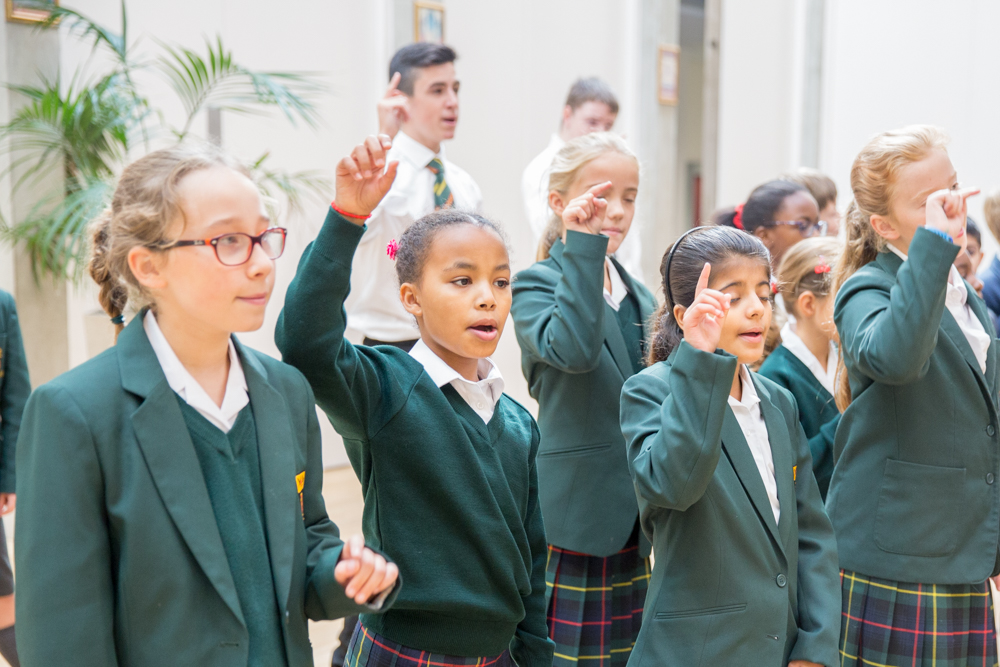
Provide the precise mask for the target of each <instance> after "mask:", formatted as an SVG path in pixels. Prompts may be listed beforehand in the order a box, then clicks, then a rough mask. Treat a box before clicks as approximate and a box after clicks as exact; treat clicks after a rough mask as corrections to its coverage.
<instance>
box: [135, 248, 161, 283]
mask: <svg viewBox="0 0 1000 667" xmlns="http://www.w3.org/2000/svg"><path fill="white" fill-rule="evenodd" d="M161 262H162V255H160V254H157V253H154V252H153V251H152V250H150V249H149V248H145V247H143V246H136V247H134V248H132V249H131V250H129V252H128V268H129V270H130V271H132V275H133V276H135V279H136V281H137V282H138V283H139V284H140V285H142V286H143V287H145V288H146V289H150V290H157V289H163V288H164V287H165V286H166V284H167V281H166V278H164V276H163V274H162V273H161V272H160V264H161Z"/></svg>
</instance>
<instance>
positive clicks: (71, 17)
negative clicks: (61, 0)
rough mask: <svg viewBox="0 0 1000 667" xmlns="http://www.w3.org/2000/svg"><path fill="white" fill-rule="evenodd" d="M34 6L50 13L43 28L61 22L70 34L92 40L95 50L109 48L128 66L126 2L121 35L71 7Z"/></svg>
mask: <svg viewBox="0 0 1000 667" xmlns="http://www.w3.org/2000/svg"><path fill="white" fill-rule="evenodd" d="M32 4H33V5H34V4H37V5H38V8H39V9H44V10H45V11H47V12H49V17H48V18H47V19H46V20H45V21H43V22H42V23H41V27H43V28H47V27H49V26H52V25H55V24H56V23H60V22H61V23H62V24H63V25H65V26H66V27H67V28H68V29H69V32H70V34H75V35H77V36H78V37H80V39H84V40H86V39H92V40H93V41H94V44H93V48H94V49H97V48H98V47H100V46H104V47H107V48H108V49H109V50H110V51H111V52H112V54H114V56H115V58H116V59H117V60H118V62H119V63H121V64H122V65H124V66H126V67H127V66H128V14H127V13H126V11H125V0H122V2H121V7H122V31H121V33H116V32H114V31H112V30H109V29H108V28H106V27H105V26H103V25H101V24H100V23H97V22H96V21H94V20H93V19H91V18H90V17H88V16H86V15H85V14H83V13H81V12H78V11H76V10H75V9H70V8H69V7H57V6H54V5H53V4H52V3H51V2H39V3H32Z"/></svg>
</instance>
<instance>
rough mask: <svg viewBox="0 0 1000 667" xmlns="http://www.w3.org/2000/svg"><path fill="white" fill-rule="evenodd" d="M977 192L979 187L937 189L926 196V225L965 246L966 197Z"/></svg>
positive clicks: (956, 243)
mask: <svg viewBox="0 0 1000 667" xmlns="http://www.w3.org/2000/svg"><path fill="white" fill-rule="evenodd" d="M977 194H979V188H963V189H961V190H938V191H937V192H935V193H933V194H932V195H931V196H929V197H928V198H927V206H926V214H925V215H926V225H927V226H928V227H931V228H933V229H937V230H939V231H942V232H944V233H945V234H947V235H948V236H950V237H951V238H952V239H954V241H955V245H960V246H962V247H965V243H966V242H965V240H964V239H965V217H966V214H967V213H968V202H967V200H968V198H969V197H971V196H973V195H977Z"/></svg>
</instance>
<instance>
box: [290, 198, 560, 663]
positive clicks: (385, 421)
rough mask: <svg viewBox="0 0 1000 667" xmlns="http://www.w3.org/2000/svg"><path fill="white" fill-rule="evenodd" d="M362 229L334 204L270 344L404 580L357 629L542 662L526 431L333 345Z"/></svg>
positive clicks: (427, 381)
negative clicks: (342, 460) (309, 389)
mask: <svg viewBox="0 0 1000 667" xmlns="http://www.w3.org/2000/svg"><path fill="white" fill-rule="evenodd" d="M364 231H365V228H364V227H359V226H357V225H354V224H352V223H351V222H349V221H347V220H346V219H345V218H343V217H342V216H340V215H339V214H337V213H336V212H335V211H334V210H333V209H330V212H329V214H328V216H327V219H326V222H325V224H324V225H323V228H322V229H321V230H320V233H319V236H318V237H317V238H316V241H315V242H313V243H312V244H311V245H310V246H309V247H308V248H307V249H306V251H305V252H304V253H303V255H302V260H301V262H300V263H299V267H298V272H297V273H296V275H295V279H294V280H293V281H292V283H291V285H290V286H289V288H288V292H287V295H286V297H285V307H284V310H283V311H282V313H281V316H280V317H279V318H278V326H277V330H276V332H275V340H276V342H277V344H278V349H280V350H281V353H282V355H283V358H284V359H285V360H286V361H287V362H289V363H291V364H293V365H294V366H296V367H297V368H300V369H301V370H302V371H303V372H304V373H305V374H306V377H307V378H308V379H309V382H310V383H311V384H312V386H313V389H314V390H315V392H316V398H317V401H318V403H319V405H320V407H321V408H323V410H324V411H325V412H326V414H327V415H328V416H329V418H330V421H331V423H332V424H333V426H334V427H335V428H336V429H337V431H338V432H339V433H340V435H341V436H343V438H344V446H345V447H346V449H347V453H348V456H349V457H350V459H351V464H352V465H353V466H354V471H355V473H357V475H358V478H359V479H360V480H361V488H362V492H363V493H364V497H365V509H364V517H363V525H364V532H365V539H366V540H367V541H369V543H371V544H374V545H375V546H377V547H379V548H381V549H383V550H384V551H385V552H386V553H387V554H389V555H391V556H393V558H394V560H396V562H397V563H398V564H399V569H400V572H401V573H402V576H403V580H404V581H405V583H406V585H405V587H404V589H403V591H402V593H401V594H400V596H399V599H398V601H397V603H396V606H395V607H394V608H393V609H392V610H390V611H389V612H387V613H386V614H384V615H382V616H378V617H376V616H371V615H369V616H364V617H362V620H363V622H364V625H365V627H367V628H369V629H370V630H372V631H374V632H376V633H377V634H379V635H382V636H384V637H387V638H388V639H390V640H392V641H394V642H399V643H400V644H403V645H405V646H409V647H411V648H416V649H421V650H426V651H431V652H434V653H444V654H449V655H464V656H484V655H497V654H499V653H501V652H502V651H503V650H504V649H506V648H507V647H508V646H509V647H510V652H511V654H512V655H513V656H514V659H515V660H516V661H517V663H518V664H519V665H520V666H521V667H535V666H543V667H548V665H549V664H550V663H551V660H552V644H551V642H550V641H549V640H548V631H547V628H546V624H545V557H546V543H545V530H544V528H543V526H542V515H541V510H540V509H539V506H538V486H537V475H536V473H535V454H536V451H537V449H538V429H537V428H536V426H535V422H534V420H533V419H532V418H531V415H530V414H529V413H528V411H527V410H525V409H524V408H523V407H521V406H520V405H518V404H517V403H515V402H514V401H513V400H511V399H510V398H509V397H508V396H506V395H504V396H502V397H501V398H500V401H499V402H498V403H497V405H496V410H495V412H494V414H493V418H492V419H491V420H490V422H489V424H488V425H487V424H484V423H483V420H482V419H481V418H480V417H479V416H478V415H477V414H476V413H475V412H474V411H473V410H472V408H471V407H469V405H468V404H467V403H466V402H465V401H464V400H460V399H459V398H458V396H457V394H456V393H455V391H454V389H453V388H452V387H450V385H449V386H446V387H445V389H444V391H442V390H441V389H439V388H438V386H437V385H436V384H435V383H434V382H433V381H432V380H431V378H430V376H429V375H427V373H425V372H424V368H423V366H422V365H421V364H420V362H418V361H417V360H416V359H414V358H413V357H411V356H410V355H409V354H407V353H406V352H404V351H402V350H400V349H398V348H395V347H389V346H379V347H366V346H355V345H352V344H351V343H350V342H349V341H348V340H346V339H345V338H344V330H345V328H346V315H345V313H344V300H345V299H346V298H347V295H348V292H349V291H350V276H351V263H352V259H353V257H354V252H355V249H356V248H357V245H358V243H359V241H360V240H361V237H362V234H364Z"/></svg>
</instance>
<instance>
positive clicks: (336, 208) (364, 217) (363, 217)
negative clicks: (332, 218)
mask: <svg viewBox="0 0 1000 667" xmlns="http://www.w3.org/2000/svg"><path fill="white" fill-rule="evenodd" d="M330 208H332V209H333V210H334V211H336V212H337V213H339V214H341V215H342V216H344V217H345V218H354V219H355V220H367V219H368V218H370V217H372V215H371V213H369V214H368V215H357V214H355V213H348V212H347V211H345V210H343V209H342V208H340V207H339V206H337V202H331V203H330Z"/></svg>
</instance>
